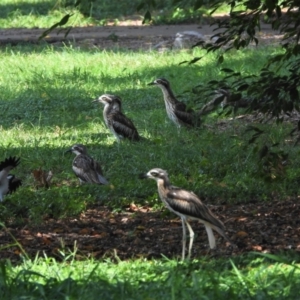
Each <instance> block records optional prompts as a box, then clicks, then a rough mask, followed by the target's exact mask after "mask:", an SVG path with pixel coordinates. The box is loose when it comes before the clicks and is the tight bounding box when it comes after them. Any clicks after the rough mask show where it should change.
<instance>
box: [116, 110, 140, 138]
mask: <svg viewBox="0 0 300 300" xmlns="http://www.w3.org/2000/svg"><path fill="white" fill-rule="evenodd" d="M112 125H113V127H114V130H115V132H116V133H117V134H118V135H121V136H123V137H125V138H129V139H132V140H136V141H137V140H139V139H140V136H139V134H138V132H137V129H136V128H135V126H134V124H133V123H132V121H131V120H130V119H128V118H127V117H126V116H125V115H124V114H123V113H121V112H115V113H114V115H113V122H112Z"/></svg>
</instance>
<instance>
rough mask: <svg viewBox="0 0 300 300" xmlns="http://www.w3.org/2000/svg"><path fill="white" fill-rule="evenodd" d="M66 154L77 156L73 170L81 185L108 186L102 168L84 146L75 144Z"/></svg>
mask: <svg viewBox="0 0 300 300" xmlns="http://www.w3.org/2000/svg"><path fill="white" fill-rule="evenodd" d="M66 152H73V153H74V154H75V155H76V157H75V158H74V160H73V164H72V169H73V171H74V173H75V175H76V176H77V177H78V179H79V181H80V183H95V184H108V181H107V180H106V179H105V178H104V176H103V172H102V168H101V166H100V165H99V163H98V162H97V161H95V160H94V159H93V158H92V157H91V156H89V155H88V153H87V149H86V147H85V146H84V145H82V144H75V145H73V146H72V148H71V149H69V150H67V151H66Z"/></svg>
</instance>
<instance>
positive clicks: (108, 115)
mask: <svg viewBox="0 0 300 300" xmlns="http://www.w3.org/2000/svg"><path fill="white" fill-rule="evenodd" d="M93 102H100V103H102V104H104V109H103V117H104V121H105V124H106V126H107V127H108V129H109V130H110V131H111V133H112V134H113V135H114V136H115V137H116V139H117V141H118V142H119V141H120V139H124V138H127V139H129V140H132V141H139V140H140V138H141V137H140V136H139V134H138V132H137V130H136V128H135V126H134V124H133V123H132V121H131V120H130V119H129V118H127V117H126V116H125V115H124V114H123V113H122V102H121V99H120V97H118V96H115V95H109V94H104V95H102V96H100V97H99V98H98V99H96V100H94V101H93Z"/></svg>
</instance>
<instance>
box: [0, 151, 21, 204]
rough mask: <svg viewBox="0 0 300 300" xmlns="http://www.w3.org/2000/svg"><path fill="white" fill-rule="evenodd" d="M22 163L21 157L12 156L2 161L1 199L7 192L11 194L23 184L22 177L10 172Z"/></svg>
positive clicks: (0, 169) (0, 170) (0, 176)
mask: <svg viewBox="0 0 300 300" xmlns="http://www.w3.org/2000/svg"><path fill="white" fill-rule="evenodd" d="M19 163H20V158H16V157H12V156H10V157H9V158H6V159H5V160H4V161H2V162H0V201H1V202H2V201H3V198H4V196H5V195H7V194H11V193H13V192H14V191H16V189H17V188H18V187H19V186H20V185H21V184H22V181H21V179H18V178H16V177H15V175H13V174H9V172H10V171H11V170H12V169H14V168H15V167H17V166H18V165H19Z"/></svg>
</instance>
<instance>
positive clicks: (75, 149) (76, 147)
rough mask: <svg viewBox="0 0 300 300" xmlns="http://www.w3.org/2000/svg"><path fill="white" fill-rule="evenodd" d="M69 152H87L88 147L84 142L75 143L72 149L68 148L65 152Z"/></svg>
mask: <svg viewBox="0 0 300 300" xmlns="http://www.w3.org/2000/svg"><path fill="white" fill-rule="evenodd" d="M67 152H72V153H74V154H76V155H79V154H87V149H86V147H85V146H84V145H82V144H75V145H73V146H72V147H71V148H70V149H68V150H67V151H66V152H65V153H67Z"/></svg>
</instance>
